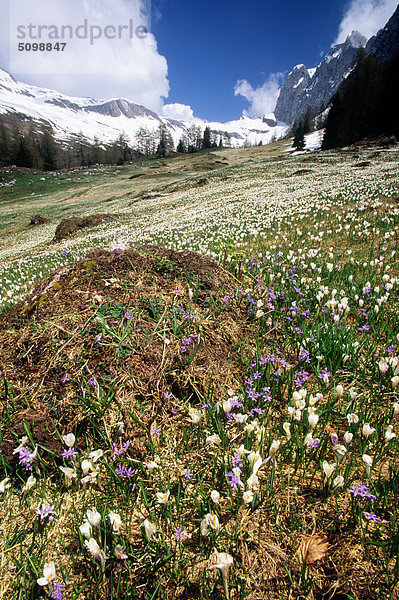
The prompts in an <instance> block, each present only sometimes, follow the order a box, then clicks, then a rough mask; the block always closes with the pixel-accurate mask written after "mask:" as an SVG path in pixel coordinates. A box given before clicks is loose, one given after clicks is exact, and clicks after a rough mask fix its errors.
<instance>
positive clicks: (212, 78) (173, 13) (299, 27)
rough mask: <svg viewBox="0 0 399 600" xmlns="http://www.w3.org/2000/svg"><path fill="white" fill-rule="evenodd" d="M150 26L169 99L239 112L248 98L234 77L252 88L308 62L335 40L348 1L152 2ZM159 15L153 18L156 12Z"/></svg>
mask: <svg viewBox="0 0 399 600" xmlns="http://www.w3.org/2000/svg"><path fill="white" fill-rule="evenodd" d="M152 4H153V15H154V16H153V20H152V31H153V33H154V34H155V37H156V39H157V42H158V49H159V52H160V53H161V54H163V55H164V56H166V57H167V60H168V68H169V70H168V76H169V81H170V94H169V98H168V102H170V103H174V102H180V103H184V104H188V105H191V107H192V108H193V109H194V113H195V115H196V116H198V117H202V118H208V119H214V120H218V121H219V120H228V119H230V118H236V117H239V116H240V115H241V113H242V110H243V109H244V108H246V107H247V106H248V102H247V101H246V100H245V99H244V98H243V97H242V96H235V95H234V87H235V85H236V83H237V80H240V79H246V80H248V81H249V82H250V83H251V84H252V86H253V87H254V88H256V87H258V86H261V85H262V84H263V82H264V81H265V80H267V78H268V77H269V75H270V73H285V74H287V72H288V71H290V70H291V69H292V67H294V66H295V65H296V64H298V63H304V64H305V65H306V66H308V67H313V66H315V65H317V64H318V63H319V62H320V57H321V56H322V55H323V54H325V52H327V50H328V49H329V47H330V45H331V43H332V42H333V41H334V40H335V38H336V36H337V33H338V28H339V24H340V21H341V20H342V17H343V12H344V7H345V5H346V2H345V0H330V1H329V2H325V1H324V2H321V1H320V0H306V2H297V1H294V0H290V1H285V2H282V1H281V0H280V1H279V0H267V1H265V0H250V1H249V2H242V0H217V1H215V0H201V2H197V1H194V0H186V1H185V2H184V3H182V2H181V1H180V0H153V2H152ZM158 13H160V15H159V16H158V18H157V14H158Z"/></svg>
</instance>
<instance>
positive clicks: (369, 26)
mask: <svg viewBox="0 0 399 600" xmlns="http://www.w3.org/2000/svg"><path fill="white" fill-rule="evenodd" d="M396 7H397V0H352V1H351V2H350V3H349V5H348V6H347V8H346V10H345V13H344V16H343V18H342V21H341V23H340V25H339V32H338V36H337V39H336V40H335V42H334V43H335V44H339V43H341V42H344V41H345V39H346V38H347V36H348V35H349V34H350V33H351V32H352V31H354V30H357V31H360V33H362V34H363V35H364V36H365V37H366V38H367V39H368V38H370V37H371V36H372V35H374V34H375V33H377V31H378V30H379V29H381V27H384V25H385V24H386V22H387V21H388V20H389V18H390V17H391V16H392V14H393V13H394V12H395V10H396Z"/></svg>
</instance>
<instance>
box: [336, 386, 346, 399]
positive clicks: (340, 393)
mask: <svg viewBox="0 0 399 600" xmlns="http://www.w3.org/2000/svg"><path fill="white" fill-rule="evenodd" d="M343 395H344V388H343V387H342V385H337V387H336V388H335V396H336V397H337V398H338V399H339V398H342V396H343Z"/></svg>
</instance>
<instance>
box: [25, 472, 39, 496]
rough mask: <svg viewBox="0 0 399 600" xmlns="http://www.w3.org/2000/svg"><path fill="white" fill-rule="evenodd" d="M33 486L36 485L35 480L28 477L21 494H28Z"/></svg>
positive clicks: (31, 476)
mask: <svg viewBox="0 0 399 600" xmlns="http://www.w3.org/2000/svg"><path fill="white" fill-rule="evenodd" d="M35 484H36V478H35V477H33V475H29V477H28V479H27V480H26V483H25V485H24V487H23V488H22V492H23V494H27V493H28V492H29V490H31V489H32V488H33V486H34V485H35Z"/></svg>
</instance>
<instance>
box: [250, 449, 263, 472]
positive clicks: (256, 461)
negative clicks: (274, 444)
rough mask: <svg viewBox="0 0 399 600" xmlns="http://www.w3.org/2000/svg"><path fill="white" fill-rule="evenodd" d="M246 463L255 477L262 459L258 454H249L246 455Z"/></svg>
mask: <svg viewBox="0 0 399 600" xmlns="http://www.w3.org/2000/svg"><path fill="white" fill-rule="evenodd" d="M248 462H249V464H250V465H251V467H252V473H254V474H255V475H256V473H257V472H258V471H259V469H260V467H261V465H262V462H263V461H262V457H261V455H260V454H259V452H250V453H249V454H248Z"/></svg>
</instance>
